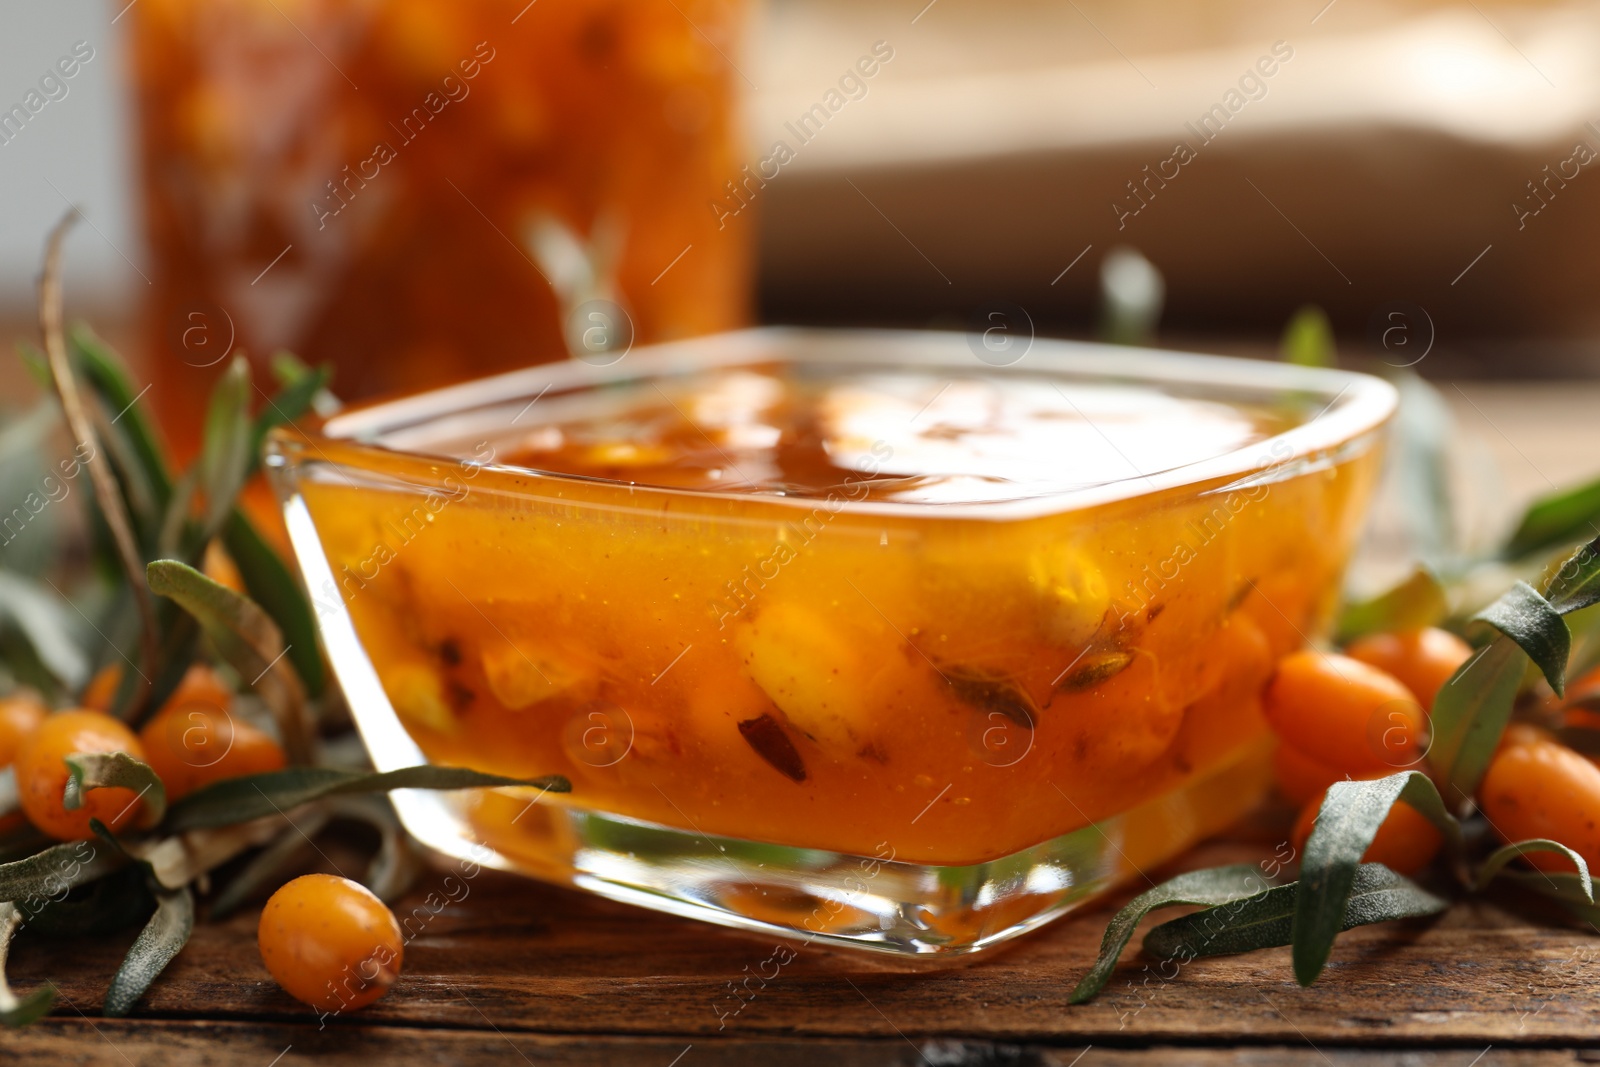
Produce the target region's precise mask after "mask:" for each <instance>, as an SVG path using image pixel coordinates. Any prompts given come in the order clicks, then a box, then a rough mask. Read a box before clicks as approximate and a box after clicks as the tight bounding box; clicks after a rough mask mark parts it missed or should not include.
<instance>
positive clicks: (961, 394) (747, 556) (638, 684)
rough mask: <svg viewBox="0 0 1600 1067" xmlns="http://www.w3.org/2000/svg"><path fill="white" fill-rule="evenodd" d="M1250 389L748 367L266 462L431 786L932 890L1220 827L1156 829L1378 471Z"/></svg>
mask: <svg viewBox="0 0 1600 1067" xmlns="http://www.w3.org/2000/svg"><path fill="white" fill-rule="evenodd" d="M1264 395H1265V394H1264V391H1258V392H1257V393H1256V394H1254V395H1253V398H1246V399H1239V398H1233V397H1230V396H1228V395H1226V394H1224V393H1219V392H1218V391H1216V390H1212V391H1211V392H1210V393H1209V394H1207V393H1202V392H1199V391H1196V390H1193V389H1191V390H1190V391H1188V392H1185V391H1184V390H1183V389H1180V388H1177V387H1173V388H1158V387H1155V386H1153V385H1150V384H1140V383H1118V382H1111V381H1100V380H1096V379H1084V378H1081V377H1071V376H1066V375H1045V374H1030V373H1012V372H1008V373H1004V374H1000V373H991V372H987V371H983V372H970V371H965V370H963V371H961V372H960V373H954V372H948V371H947V372H944V373H940V372H938V371H926V372H923V371H914V370H909V369H904V368H896V367H867V366H862V367H860V368H859V369H852V368H850V367H848V366H843V367H841V366H833V367H831V368H830V369H826V370H820V371H819V370H817V369H815V368H809V369H808V368H807V367H806V365H805V364H803V363H789V364H778V363H772V364H762V363H755V364H747V365H744V366H737V367H725V368H718V369H702V370H700V371H697V372H694V373H688V374H678V375H676V376H662V377H656V378H650V377H643V378H636V379H633V380H631V381H626V380H625V381H620V382H616V383H613V384H609V385H605V386H601V387H596V388H587V389H579V390H569V391H566V392H561V391H554V392H552V393H551V394H550V395H542V394H541V395H540V396H539V397H537V398H530V400H531V403H526V402H524V401H517V402H516V403H515V404H511V405H510V406H508V407H507V408H506V409H505V417H504V418H499V417H498V416H497V417H496V418H493V419H491V418H488V417H487V416H486V417H485V418H484V419H483V420H482V424H481V426H479V425H476V424H472V425H467V426H465V427H463V426H462V425H455V426H454V427H453V428H452V429H451V430H450V431H449V432H450V433H451V434H453V435H454V437H453V439H452V440H451V441H443V440H440V439H433V440H431V441H427V442H423V441H421V440H420V439H418V440H411V441H406V440H401V439H396V440H393V441H385V442H384V443H385V444H387V445H391V446H393V447H394V448H397V449H407V448H409V449H420V450H422V451H427V452H430V453H432V454H433V455H434V456H436V457H442V456H450V457H454V458H435V459H431V460H427V461H426V462H424V461H422V460H418V459H415V458H408V457H407V456H405V455H404V454H401V453H399V452H393V451H387V450H377V449H373V448H371V447H368V446H363V445H355V444H350V443H348V442H344V441H339V440H334V439H319V441H318V442H317V443H316V444H314V445H312V446H310V447H308V446H307V443H306V442H304V441H301V442H300V443H298V444H296V443H294V442H293V441H291V442H290V445H289V451H290V452H291V453H293V455H292V459H293V462H294V463H297V464H300V465H302V466H303V468H304V470H303V471H302V473H301V476H300V478H299V480H298V482H297V487H298V489H299V491H300V493H301V497H302V499H303V501H304V504H305V507H306V509H307V511H308V513H309V516H310V518H311V520H312V523H313V525H314V526H315V528H316V530H317V533H318V535H319V536H320V539H321V546H322V549H323V551H324V553H325V554H326V556H327V560H328V563H329V565H330V570H331V572H332V574H333V576H334V581H333V584H334V585H335V586H336V588H335V589H325V590H323V591H322V595H323V597H324V598H327V597H330V596H337V597H338V598H339V599H340V600H342V601H343V603H344V605H345V607H346V608H347V610H348V611H349V613H350V616H351V619H352V621H353V623H354V627H355V631H356V634H357V636H358V637H359V638H360V641H361V643H362V646H363V648H364V649H365V652H366V654H367V656H368V657H369V658H370V660H371V663H372V665H373V666H374V667H375V668H376V672H377V675H378V677H379V679H380V680H381V682H382V686H383V689H384V691H385V692H386V693H387V695H388V698H389V701H390V702H391V704H392V705H393V707H394V710H395V712H396V713H397V715H398V717H399V719H400V721H401V722H402V723H403V724H404V726H405V729H406V730H407V731H408V732H409V733H410V735H411V736H412V737H413V738H414V739H415V741H416V743H417V744H418V745H419V746H420V747H421V749H422V751H423V752H424V753H425V754H426V755H427V757H428V758H429V759H431V760H434V761H437V762H440V763H448V764H463V765H469V766H473V767H477V768H482V769H484V770H489V771H496V772H500V773H505V774H513V775H535V774H545V773H560V774H564V775H566V776H568V777H569V778H570V779H571V780H572V783H573V790H572V793H571V794H570V795H569V796H567V797H564V798H561V800H560V802H561V803H565V804H570V805H573V806H575V807H579V808H583V809H587V810H594V811H603V812H608V813H614V814H619V815H623V816H629V817H634V818H637V819H641V820H646V821H648V822H652V823H658V824H665V825H667V826H671V827H677V828H680V829H684V830H687V831H691V832H693V833H696V834H710V835H724V836H730V837H735V838H744V839H749V840H754V841H760V842H766V843H772V844H780V845H790V846H798V847H808V848H817V849H827V850H834V851H839V852H846V853H853V854H857V855H863V856H871V855H875V854H878V850H880V849H882V848H883V847H884V846H885V844H887V847H888V848H890V849H892V850H893V852H894V854H895V855H896V857H897V858H898V859H900V860H904V861H907V862H912V863H920V864H935V865H968V864H975V863H979V862H983V861H987V860H991V859H995V858H997V857H1002V856H1006V855H1009V854H1012V853H1015V852H1018V851H1019V850H1022V849H1026V848H1028V847H1029V846H1033V845H1036V844H1038V843H1040V842H1043V841H1046V840H1048V839H1051V838H1054V837H1057V836H1059V835H1062V834H1065V833H1067V832H1069V831H1072V830H1074V829H1077V828H1080V827H1083V826H1085V825H1087V824H1090V823H1093V822H1098V821H1101V820H1104V819H1106V818H1108V817H1110V816H1113V815H1118V814H1120V813H1125V812H1130V811H1132V810H1134V809H1138V808H1141V806H1144V810H1145V812H1146V816H1148V817H1146V818H1145V819H1144V821H1143V823H1142V824H1141V825H1145V826H1146V828H1147V831H1148V833H1150V834H1155V835H1156V836H1159V837H1160V838H1161V840H1160V841H1158V840H1156V839H1155V838H1154V837H1152V839H1151V840H1150V841H1147V842H1142V843H1141V842H1139V841H1134V840H1132V839H1127V840H1126V841H1125V848H1126V849H1127V850H1130V851H1132V852H1136V853H1138V854H1140V855H1143V856H1146V857H1148V858H1156V859H1159V858H1160V857H1161V856H1162V855H1164V854H1166V853H1165V852H1164V851H1163V850H1164V849H1165V850H1166V851H1167V852H1170V846H1171V843H1172V842H1177V841H1180V840H1181V841H1187V840H1190V839H1192V837H1193V836H1194V833H1195V832H1196V830H1197V828H1202V827H1211V826H1212V824H1214V822H1215V821H1216V817H1217V816H1216V814H1215V813H1212V814H1209V815H1208V814H1207V813H1206V812H1200V811H1195V810H1190V809H1188V808H1183V809H1182V810H1179V808H1180V807H1181V805H1180V806H1177V807H1174V809H1173V810H1172V811H1170V812H1169V811H1165V809H1162V810H1161V814H1160V817H1159V818H1155V817H1154V816H1150V815H1149V812H1150V810H1151V809H1149V808H1148V804H1149V803H1150V802H1153V801H1158V800H1159V799H1160V798H1163V797H1167V796H1170V795H1174V794H1176V793H1177V791H1179V790H1181V789H1183V788H1184V787H1186V786H1189V785H1191V784H1192V783H1195V782H1198V781H1200V780H1201V779H1203V778H1205V777H1206V776H1208V775H1214V774H1216V773H1217V772H1218V771H1219V769H1222V768H1227V767H1229V766H1230V765H1237V764H1239V762H1240V761H1241V760H1242V759H1244V758H1245V756H1246V755H1247V754H1248V753H1250V752H1256V751H1259V750H1260V748H1261V745H1262V742H1263V739H1264V737H1265V734H1266V729H1267V728H1266V725H1265V723H1264V721H1263V719H1262V716H1261V709H1260V700H1259V694H1260V691H1261V689H1262V687H1263V685H1264V683H1265V682H1266V680H1267V678H1268V676H1269V675H1270V673H1271V671H1272V668H1273V664H1274V662H1275V660H1276V659H1277V658H1278V657H1279V656H1282V655H1283V654H1285V653H1286V652H1288V651H1290V650H1292V649H1294V648H1296V647H1298V646H1299V645H1300V644H1302V643H1303V642H1304V641H1305V640H1306V637H1307V635H1310V634H1314V633H1316V632H1318V631H1319V630H1320V629H1321V628H1322V627H1323V626H1324V623H1325V621H1326V619H1325V616H1326V614H1327V612H1328V610H1329V609H1330V606H1331V601H1332V596H1333V594H1334V591H1335V586H1336V584H1337V581H1338V576H1339V574H1340V571H1341V568H1342V564H1343V562H1344V559H1345V556H1346V554H1347V552H1348V550H1349V548H1350V546H1351V542H1352V539H1353V536H1354V534H1355V532H1356V528H1357V523H1358V521H1359V512H1360V510H1361V505H1362V504H1363V503H1364V501H1365V498H1366V496H1367V493H1368V491H1369V490H1370V488H1371V483H1372V480H1373V477H1374V472H1375V465H1376V462H1377V452H1376V450H1375V449H1374V448H1364V449H1354V450H1352V449H1346V450H1343V451H1332V452H1328V453H1325V454H1322V455H1319V456H1296V455H1294V454H1293V450H1292V449H1291V448H1290V447H1289V446H1288V444H1287V443H1286V441H1285V440H1284V439H1283V438H1280V437H1278V436H1277V435H1278V434H1280V433H1282V432H1283V431H1285V430H1288V429H1290V428H1292V427H1295V426H1298V425H1302V424H1305V423H1306V422H1308V421H1309V420H1310V419H1311V418H1313V417H1314V416H1316V414H1317V408H1319V407H1321V406H1322V404H1321V402H1313V401H1312V400H1310V399H1307V398H1305V397H1298V398H1297V395H1295V394H1286V395H1284V396H1282V397H1279V398H1276V399H1262V397H1263V396H1264ZM518 409H520V410H518ZM479 430H481V432H478V431H479ZM1238 450H1244V451H1243V456H1244V457H1245V460H1246V461H1245V462H1244V463H1243V464H1242V465H1241V466H1240V467H1239V469H1238V470H1235V471H1233V472H1232V473H1228V474H1223V475H1219V476H1212V477H1209V478H1208V479H1205V480H1201V481H1198V482H1196V481H1185V480H1184V479H1183V478H1182V477H1175V476H1174V472H1179V473H1181V470H1180V469H1181V468H1184V467H1186V466H1188V465H1191V464H1195V463H1197V462H1199V461H1203V460H1210V459H1214V458H1215V457H1219V456H1224V455H1226V454H1229V453H1233V452H1236V451H1238ZM352 466H359V467H361V468H363V469H362V470H361V471H360V472H359V473H358V474H357V475H355V476H351V475H350V474H348V473H346V472H347V471H348V470H349V469H350V468H351V467H352ZM318 467H320V469H321V473H318V471H317V469H316V468H318ZM1213 469H1215V468H1213ZM1239 471H1244V472H1245V475H1244V476H1241V475H1240V473H1239ZM314 592H316V591H315V590H314ZM1244 777H1248V775H1246V776H1244ZM1220 781H1222V782H1224V785H1223V786H1221V787H1218V788H1210V789H1209V790H1201V791H1200V793H1201V794H1203V795H1205V796H1210V797H1213V801H1207V803H1213V806H1218V811H1219V812H1220V811H1221V810H1223V808H1224V807H1226V805H1227V804H1228V803H1229V801H1227V799H1226V795H1227V793H1228V789H1227V787H1226V782H1227V781H1228V779H1226V778H1224V779H1220ZM1237 788H1238V790H1241V791H1244V790H1248V789H1255V788H1258V784H1257V783H1256V782H1255V780H1254V779H1251V782H1250V784H1246V783H1245V781H1244V778H1243V777H1241V778H1240V779H1239V780H1238V783H1237ZM1253 795H1254V794H1252V796H1253ZM1219 797H1220V798H1223V799H1215V798H1219ZM1219 805H1220V806H1219ZM491 822H492V826H491V825H490V824H491ZM525 822H526V824H527V826H526V830H527V832H528V833H530V834H531V833H534V832H535V830H534V824H535V823H538V824H539V825H541V826H542V825H544V824H543V823H542V822H539V821H538V820H535V819H529V820H525ZM1150 827H1155V829H1149V828H1150ZM478 829H479V830H480V832H483V833H484V834H485V835H486V836H489V837H490V838H491V841H490V843H491V844H495V845H496V847H501V848H502V850H503V851H506V852H508V853H516V852H517V851H518V850H517V847H516V844H515V842H513V841H510V840H509V839H510V838H512V837H514V836H515V835H516V834H517V833H518V832H519V831H518V827H517V825H516V824H514V823H513V821H512V820H509V819H497V820H480V824H479V827H478ZM1163 842H1166V843H1165V844H1164V843H1163ZM530 847H531V846H529V845H528V844H527V843H524V844H523V846H522V848H521V852H522V853H526V852H527V851H529V848H530ZM535 851H536V850H535Z"/></svg>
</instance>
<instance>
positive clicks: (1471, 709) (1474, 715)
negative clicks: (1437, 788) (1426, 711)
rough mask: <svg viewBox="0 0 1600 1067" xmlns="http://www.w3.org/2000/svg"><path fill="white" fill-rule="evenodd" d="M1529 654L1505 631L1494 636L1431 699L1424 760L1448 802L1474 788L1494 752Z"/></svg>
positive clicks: (1476, 787)
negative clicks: (1429, 734)
mask: <svg viewBox="0 0 1600 1067" xmlns="http://www.w3.org/2000/svg"><path fill="white" fill-rule="evenodd" d="M1527 664H1528V655H1527V653H1525V652H1523V651H1522V649H1521V648H1519V647H1518V646H1517V643H1516V642H1515V641H1513V640H1511V638H1509V637H1497V638H1495V640H1494V642H1493V643H1492V644H1490V645H1489V646H1488V647H1487V648H1485V649H1484V650H1483V651H1481V652H1479V653H1478V654H1477V655H1475V656H1473V657H1472V658H1471V659H1469V660H1467V662H1466V663H1463V664H1462V665H1461V668H1460V669H1459V670H1457V671H1456V673H1455V674H1454V675H1452V676H1451V678H1450V680H1449V681H1448V682H1446V683H1445V684H1444V686H1443V687H1442V688H1441V689H1440V690H1439V695H1438V696H1436V697H1434V699H1433V715H1432V718H1431V722H1432V729H1433V744H1432V745H1431V746H1430V747H1429V749H1428V763H1429V764H1430V765H1431V766H1432V767H1433V769H1434V770H1435V772H1437V774H1438V776H1439V779H1440V781H1441V782H1443V783H1444V784H1445V785H1446V786H1447V791H1448V792H1449V793H1450V794H1451V799H1452V802H1454V801H1455V800H1464V799H1466V798H1468V797H1471V796H1472V795H1473V794H1474V793H1476V792H1477V789H1478V783H1479V782H1480V781H1482V780H1483V772H1484V771H1486V770H1487V769H1488V767H1489V760H1490V759H1492V758H1493V757H1494V752H1495V748H1496V747H1497V746H1498V745H1499V744H1500V736H1501V734H1503V733H1505V728H1506V723H1508V722H1510V721H1511V708H1512V705H1513V704H1514V703H1515V702H1516V699H1517V690H1518V689H1519V688H1520V687H1521V685H1522V675H1523V671H1524V670H1525V669H1526V667H1527Z"/></svg>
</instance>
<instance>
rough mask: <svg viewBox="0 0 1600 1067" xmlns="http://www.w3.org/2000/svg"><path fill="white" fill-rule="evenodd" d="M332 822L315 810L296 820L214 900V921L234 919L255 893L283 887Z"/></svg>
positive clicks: (212, 905) (254, 857)
mask: <svg viewBox="0 0 1600 1067" xmlns="http://www.w3.org/2000/svg"><path fill="white" fill-rule="evenodd" d="M331 818H332V816H330V815H329V814H328V813H327V812H325V811H318V810H316V809H312V810H311V811H310V812H308V813H307V814H305V815H304V816H302V817H301V818H299V819H296V820H295V823H294V826H292V827H286V828H285V829H284V831H283V833H281V834H279V835H278V836H277V837H276V838H274V839H273V841H272V842H271V843H270V844H268V845H267V846H266V847H265V848H263V849H262V850H261V851H260V852H257V853H256V854H255V855H254V856H252V857H250V862H248V863H246V864H245V865H244V868H243V869H242V870H240V871H239V873H238V874H235V875H234V876H233V878H232V879H231V880H229V882H228V884H227V885H226V886H224V887H223V889H222V891H221V892H220V893H218V894H217V895H216V896H215V897H213V898H212V900H211V911H210V916H211V918H212V920H213V921H214V920H217V919H223V918H226V917H227V916H229V915H232V914H233V913H234V912H235V911H237V910H238V909H239V906H240V905H242V904H243V903H244V902H245V901H247V900H249V899H250V895H251V894H252V893H255V892H256V891H257V890H259V889H261V888H263V887H264V886H266V885H268V884H272V885H277V884H281V882H282V881H283V873H284V871H286V870H287V869H288V868H289V865H290V864H292V863H294V862H295V860H296V859H297V858H298V857H299V856H300V855H301V853H303V852H306V851H309V850H310V849H311V848H313V847H314V844H313V842H314V841H315V840H316V836H317V835H318V834H319V833H321V832H322V831H323V829H324V828H325V827H326V826H327V825H328V823H329V821H330V820H331Z"/></svg>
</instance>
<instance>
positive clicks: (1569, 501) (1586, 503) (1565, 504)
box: [1501, 478, 1600, 560]
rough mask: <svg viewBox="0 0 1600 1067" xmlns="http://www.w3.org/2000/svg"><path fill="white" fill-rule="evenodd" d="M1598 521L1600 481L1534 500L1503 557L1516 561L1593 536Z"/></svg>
mask: <svg viewBox="0 0 1600 1067" xmlns="http://www.w3.org/2000/svg"><path fill="white" fill-rule="evenodd" d="M1596 522H1600V478H1597V479H1595V480H1594V481H1592V482H1586V483H1584V484H1583V485H1579V486H1574V487H1573V488H1570V489H1563V490H1560V491H1559V492H1555V493H1550V494H1549V495H1547V496H1542V497H1540V498H1539V499H1538V500H1535V501H1534V502H1533V503H1532V504H1530V505H1529V506H1528V510H1527V511H1525V512H1524V513H1523V515H1522V521H1521V522H1520V523H1518V524H1517V529H1516V531H1515V532H1514V533H1512V535H1511V538H1510V540H1509V541H1507V542H1506V547H1505V549H1504V550H1503V551H1502V552H1501V555H1502V557H1503V558H1505V559H1508V560H1517V559H1522V558H1524V557H1526V556H1531V555H1533V554H1534V553H1535V552H1541V551H1544V550H1545V549H1550V548H1554V547H1556V546H1557V545H1564V544H1570V543H1571V542H1573V541H1579V540H1582V539H1584V538H1588V537H1593V536H1594V527H1595V523H1596Z"/></svg>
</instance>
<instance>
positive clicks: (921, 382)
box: [503, 368, 1291, 503]
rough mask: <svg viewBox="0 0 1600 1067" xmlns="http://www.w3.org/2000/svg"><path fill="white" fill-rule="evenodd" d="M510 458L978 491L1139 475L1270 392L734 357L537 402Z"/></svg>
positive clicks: (1225, 426) (986, 494) (895, 494)
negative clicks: (1240, 393)
mask: <svg viewBox="0 0 1600 1067" xmlns="http://www.w3.org/2000/svg"><path fill="white" fill-rule="evenodd" d="M535 415H536V416H538V419H537V426H536V428H534V429H532V430H531V431H530V432H529V433H527V434H526V435H525V436H523V437H521V438H520V439H517V440H514V441H512V442H510V446H509V447H510V451H509V454H508V455H506V456H505V457H503V458H504V460H505V461H506V462H509V463H512V464H515V465H519V466H526V467H532V468H537V469H542V470H548V471H556V472H561V473H565V474H578V475H584V476H587V477H593V478H604V479H609V480H617V481H625V482H629V483H633V484H638V485H651V486H671V487H675V488H686V489H699V490H713V491H723V492H741V493H767V494H781V495H786V496H800V497H820V496H825V495H826V494H827V493H828V492H829V491H834V490H838V489H841V488H843V487H846V486H854V485H856V484H858V483H861V482H865V488H864V490H862V492H863V493H864V495H865V497H867V498H870V499H875V500H886V501H897V502H907V503H909V502H921V503H977V502H984V501H995V500H1008V499H1017V498H1021V497H1031V496H1042V495H1050V494H1055V493H1061V492H1068V491H1070V490H1072V489H1078V488H1084V487H1087V486H1096V485H1103V484H1105V483H1107V482H1113V481H1119V480H1125V479H1129V478H1141V477H1145V476H1149V475H1152V474H1156V473H1160V472H1162V471H1167V470H1171V469H1173V468H1175V467H1180V466H1183V465H1185V464H1188V463H1193V462H1196V461H1197V460H1201V459H1209V458H1212V457H1215V456H1219V455H1222V454H1224V453H1227V452H1230V451H1233V450H1235V449H1238V448H1243V447H1245V446H1246V445H1250V444H1253V443H1255V442H1258V441H1262V440H1264V439H1266V438H1269V437H1271V436H1273V435H1274V434H1277V433H1279V432H1281V431H1282V430H1284V429H1287V428H1288V426H1289V425H1290V424H1291V415H1290V414H1289V413H1287V412H1286V411H1283V410H1277V409H1273V408H1270V407H1268V406H1266V405H1262V404H1247V403H1227V402H1223V401H1221V400H1216V399H1200V398H1193V397H1185V396H1180V395H1175V394H1173V393H1168V392H1163V391H1160V390H1158V389H1155V388H1151V387H1149V386H1143V385H1133V384H1114V383H1096V382H1083V381H1069V380H1063V379H1058V378H1050V377H1045V376H1025V375H1010V374H1008V375H992V376H988V377H981V376H961V377H950V376H940V375H936V374H929V373H913V372H904V371H878V372H867V373H860V374H839V375H832V376H828V377H820V376H817V375H801V374H796V373H792V372H789V373H786V372H785V371H784V370H783V369H780V368H772V369H747V368H738V369H731V370H724V371H718V372H712V373H707V374H704V375H698V376H695V377H693V378H690V379H688V380H671V381H667V382H646V383H642V384H634V383H629V384H624V385H619V386H616V387H613V388H611V389H608V390H604V391H602V392H600V393H598V394H595V393H588V394H583V395H578V396H568V397H560V398H555V399H553V400H550V401H544V402H543V409H542V410H541V408H540V407H537V406H536V407H534V408H533V409H531V410H530V411H529V413H528V417H527V418H525V419H524V420H519V421H526V422H533V421H535V420H534V419H533V418H532V416H535Z"/></svg>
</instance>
